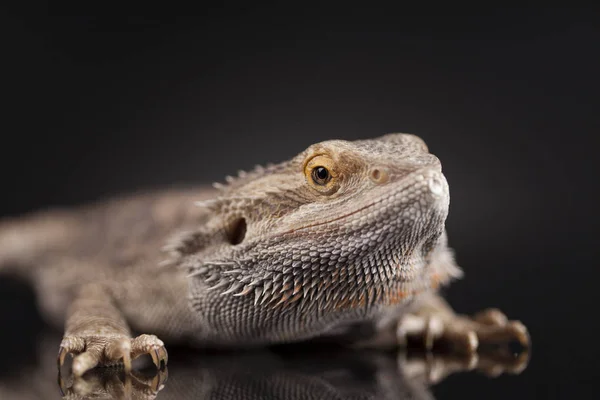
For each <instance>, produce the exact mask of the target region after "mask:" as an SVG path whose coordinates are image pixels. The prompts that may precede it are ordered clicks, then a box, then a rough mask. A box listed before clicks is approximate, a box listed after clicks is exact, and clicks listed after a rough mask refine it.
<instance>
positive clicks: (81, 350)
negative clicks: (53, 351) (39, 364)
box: [58, 285, 167, 376]
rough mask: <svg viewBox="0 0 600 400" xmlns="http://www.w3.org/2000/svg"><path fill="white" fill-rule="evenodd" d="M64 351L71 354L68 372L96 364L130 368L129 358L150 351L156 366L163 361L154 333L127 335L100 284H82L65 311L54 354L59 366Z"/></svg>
mask: <svg viewBox="0 0 600 400" xmlns="http://www.w3.org/2000/svg"><path fill="white" fill-rule="evenodd" d="M67 354H72V355H74V359H73V364H72V371H73V374H74V375H75V376H82V375H83V374H84V373H85V372H86V371H88V370H90V369H92V368H94V367H96V366H109V365H114V364H118V363H123V365H124V367H125V371H126V372H130V371H131V360H133V359H135V358H137V357H139V356H141V355H143V354H150V356H151V357H152V360H153V362H154V364H155V365H156V366H157V367H158V368H160V367H161V365H162V364H164V365H166V363H167V351H166V349H165V347H164V344H163V342H162V341H161V340H160V339H158V338H157V337H156V336H154V335H140V336H138V337H136V338H132V337H131V333H130V331H129V327H128V325H127V322H126V321H125V318H124V317H123V315H122V313H121V312H120V311H119V310H118V309H117V307H116V306H115V304H114V302H113V299H112V297H111V296H110V294H109V293H108V292H107V291H106V290H105V289H104V288H102V286H100V285H85V286H83V287H82V288H81V289H80V290H79V292H78V295H77V296H76V297H75V300H74V301H73V303H72V304H71V305H70V307H69V310H68V311H67V322H66V330H65V336H64V338H63V340H62V342H61V345H60V350H59V353H58V364H59V368H60V367H61V366H62V365H63V363H64V360H65V357H66V355H67Z"/></svg>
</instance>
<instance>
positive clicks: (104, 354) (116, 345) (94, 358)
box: [58, 334, 168, 376]
mask: <svg viewBox="0 0 600 400" xmlns="http://www.w3.org/2000/svg"><path fill="white" fill-rule="evenodd" d="M67 354H71V355H73V356H74V358H73V363H72V366H71V369H72V371H73V375H75V376H82V375H83V374H84V373H85V372H86V371H88V370H90V369H92V368H94V367H96V366H98V365H100V366H111V365H116V364H119V363H122V364H123V366H124V369H125V372H126V373H129V372H130V371H131V361H132V360H134V359H136V358H137V357H139V356H141V355H143V354H149V355H150V357H152V361H153V362H154V365H156V367H157V368H159V369H161V368H164V366H166V365H167V361H168V355H167V350H166V349H165V346H164V343H163V342H162V341H161V340H160V339H159V338H157V337H156V336H154V335H140V336H138V337H136V338H134V339H131V338H129V337H127V336H124V335H116V334H115V335H104V336H103V335H89V336H66V337H64V338H63V340H62V342H61V344H60V350H59V352H58V367H59V369H60V368H61V367H62V366H63V364H64V362H65V357H66V356H67Z"/></svg>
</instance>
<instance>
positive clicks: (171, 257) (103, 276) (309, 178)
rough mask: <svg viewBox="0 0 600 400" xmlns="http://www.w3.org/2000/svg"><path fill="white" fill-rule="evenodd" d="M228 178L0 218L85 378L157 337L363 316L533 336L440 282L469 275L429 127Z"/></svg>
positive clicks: (432, 335) (470, 334) (466, 335)
mask: <svg viewBox="0 0 600 400" xmlns="http://www.w3.org/2000/svg"><path fill="white" fill-rule="evenodd" d="M216 186H217V188H216V189H208V188H198V189H190V190H179V191H169V192H161V193H152V194H141V195H135V196H132V197H128V198H121V199H115V200H112V201H109V202H104V203H99V204H96V205H92V206H88V207H84V208H81V209H78V210H63V211H48V212H44V213H40V214H36V215H31V216H28V217H23V218H22V219H17V220H14V221H6V222H5V223H4V224H3V225H1V226H0V265H1V266H2V267H0V268H5V269H8V268H9V267H12V268H13V270H14V271H17V272H18V273H20V274H21V275H24V276H27V277H29V278H30V279H31V280H32V281H33V283H34V285H35V287H36V289H37V292H38V296H39V299H40V304H41V308H42V310H43V311H44V314H45V315H46V316H47V317H48V319H49V320H50V321H52V322H55V323H57V324H65V325H66V329H65V337H64V339H63V342H62V344H61V346H60V351H59V362H60V363H61V364H62V362H63V361H64V357H65V356H66V355H67V354H69V353H71V354H74V355H76V357H75V359H74V361H73V372H74V374H75V375H78V376H79V375H82V374H83V373H84V372H85V371H87V370H89V369H91V368H93V367H95V366H96V365H110V364H113V363H117V362H123V363H124V365H125V368H126V369H127V370H129V369H130V365H131V359H133V358H135V357H137V356H139V355H141V354H144V353H149V354H151V355H152V357H153V360H154V362H155V363H156V364H157V365H160V364H161V363H166V361H167V355H166V350H165V349H164V346H163V342H162V341H161V340H160V339H158V337H157V336H159V337H161V338H163V339H165V340H168V341H170V342H176V341H185V342H193V343H195V344H197V345H202V346H211V347H216V346H218V347H223V346H226V347H231V346H236V347H249V346H259V345H266V344H273V343H284V342H295V341H301V340H306V339H311V338H315V337H323V336H332V335H337V334H339V333H344V332H346V333H347V332H350V331H351V330H352V329H350V328H352V327H356V326H357V325H370V326H372V327H373V329H372V330H371V331H370V332H371V334H369V335H368V337H364V335H363V336H361V337H360V340H358V338H355V339H357V343H360V344H363V345H365V344H367V345H377V346H382V345H390V344H392V345H393V344H405V342H406V340H407V338H410V337H415V336H416V337H422V338H423V339H424V340H425V345H426V346H427V347H431V346H433V344H434V342H438V341H440V342H447V343H449V344H451V345H453V346H455V347H456V348H457V350H459V351H463V352H465V351H466V352H473V351H475V350H476V348H477V346H478V343H479V342H480V341H482V340H483V341H491V342H506V341H510V340H514V339H516V340H518V341H520V342H521V343H523V344H524V345H527V344H528V343H529V338H528V335H527V331H526V329H525V328H524V326H523V325H522V324H520V323H519V322H515V321H508V320H507V318H506V317H505V316H504V315H503V314H502V313H500V312H499V311H497V310H488V311H486V312H484V313H481V314H479V315H477V316H476V317H475V318H473V319H471V318H467V317H461V316H457V315H455V314H454V313H453V312H452V310H451V309H450V308H449V307H448V306H447V305H446V304H445V303H444V302H443V300H441V298H439V297H438V296H437V295H435V291H436V289H437V288H438V287H439V285H441V284H445V283H447V282H449V281H450V280H451V279H452V278H454V277H458V276H460V274H461V272H460V269H459V268H458V267H457V266H456V265H455V263H454V260H453V257H452V254H451V251H450V250H449V248H448V247H447V239H446V234H445V230H444V223H445V220H446V216H447V214H448V205H449V192H448V184H447V182H446V179H445V177H444V175H443V174H442V172H441V165H440V162H439V160H438V159H437V158H436V157H435V156H433V155H432V154H430V153H429V152H428V149H427V147H426V145H425V144H424V142H423V141H422V140H421V139H419V138H418V137H416V136H414V135H408V134H390V135H385V136H382V137H380V138H377V139H372V140H363V141H355V142H347V141H341V140H332V141H327V142H322V143H318V144H315V145H313V146H310V147H309V148H308V149H306V150H305V151H304V152H302V153H300V154H299V155H298V156H296V157H294V158H293V159H291V160H289V161H287V162H283V163H280V164H277V165H269V166H267V167H265V168H262V167H260V168H257V169H256V170H254V171H252V172H249V173H240V175H239V176H238V177H237V178H228V179H227V184H226V185H216ZM194 203H195V204H194ZM132 331H133V332H146V333H148V334H149V335H142V336H138V337H136V338H133V339H132V335H131V332H132ZM360 331H361V332H364V330H360ZM154 335H157V336H154Z"/></svg>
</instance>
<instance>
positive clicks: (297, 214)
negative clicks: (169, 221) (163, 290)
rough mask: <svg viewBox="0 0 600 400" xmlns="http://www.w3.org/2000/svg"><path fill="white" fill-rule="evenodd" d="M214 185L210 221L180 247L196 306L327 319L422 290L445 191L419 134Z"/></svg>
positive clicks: (319, 150)
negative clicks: (210, 296)
mask: <svg viewBox="0 0 600 400" xmlns="http://www.w3.org/2000/svg"><path fill="white" fill-rule="evenodd" d="M218 187H219V189H220V193H219V196H218V197H217V198H215V199H213V200H210V201H208V202H203V203H202V204H201V205H202V206H205V207H207V209H210V216H209V218H208V221H207V223H206V224H205V225H204V226H202V227H201V228H200V229H199V230H198V232H194V233H192V234H191V235H190V236H188V237H187V239H186V240H182V241H180V242H179V247H178V248H177V252H178V256H179V257H180V258H181V260H182V262H181V263H180V264H181V265H182V266H184V267H186V268H188V270H189V272H190V275H191V276H192V278H191V279H192V283H191V287H192V300H193V301H194V300H197V301H205V300H202V298H203V297H204V296H205V293H216V294H218V295H219V296H222V297H221V298H223V297H224V298H228V299H235V298H237V299H244V301H249V303H248V305H247V306H248V307H250V306H253V307H262V308H265V309H277V308H279V309H281V310H286V309H287V310H288V311H287V312H291V313H294V312H295V311H296V312H298V313H299V314H301V313H303V312H304V314H305V315H308V314H309V313H311V311H310V310H311V309H315V310H319V312H318V313H317V314H319V313H320V314H322V315H327V312H328V311H329V312H330V313H331V314H335V313H337V312H340V311H342V310H354V311H355V312H367V311H366V310H369V309H371V308H373V307H380V306H385V305H392V304H398V303H400V302H402V301H404V299H405V298H407V297H410V295H411V293H412V292H414V291H416V290H419V288H421V287H423V288H424V287H428V286H430V281H431V279H430V276H429V275H427V274H426V270H427V264H428V259H429V258H430V257H431V255H432V253H433V252H434V250H435V248H436V246H438V245H439V244H440V241H443V240H444V235H443V232H444V223H445V219H446V216H447V213H448V206H449V192H448V184H447V182H446V179H445V178H444V175H443V174H442V171H441V164H440V162H439V160H438V159H437V158H436V157H435V156H434V155H432V154H430V153H429V151H428V149H427V146H426V145H425V143H424V142H423V141H422V140H421V139H420V138H418V137H417V136H414V135H410V134H388V135H385V136H382V137H379V138H376V139H372V140H361V141H354V142H349V141H342V140H330V141H325V142H321V143H317V144H314V145H312V146H310V147H308V148H307V149H306V150H305V151H303V152H302V153H300V154H298V155H297V156H296V157H294V158H292V159H291V160H289V161H286V162H283V163H280V164H275V165H268V166H266V167H257V168H256V169H255V170H254V171H251V172H242V173H240V174H239V176H238V177H237V178H231V177H228V179H227V184H226V185H218ZM247 299H249V300H247ZM228 301H229V300H228ZM232 301H233V300H232ZM290 310H291V311H290ZM293 310H295V311H293ZM282 312H284V311H282ZM312 314H315V313H312Z"/></svg>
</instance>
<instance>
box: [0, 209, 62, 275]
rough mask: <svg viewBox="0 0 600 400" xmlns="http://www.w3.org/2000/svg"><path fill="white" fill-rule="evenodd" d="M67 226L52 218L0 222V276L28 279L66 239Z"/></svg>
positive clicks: (42, 214) (17, 219) (33, 217)
mask: <svg viewBox="0 0 600 400" xmlns="http://www.w3.org/2000/svg"><path fill="white" fill-rule="evenodd" d="M62 231H64V226H63V227H61V224H60V222H59V221H58V220H57V219H56V218H53V216H52V215H51V214H47V213H40V214H32V215H28V216H24V217H20V218H15V219H8V220H3V221H0V274H16V275H19V276H21V277H24V278H27V277H28V276H29V275H30V274H31V271H32V269H33V268H34V266H35V263H36V262H37V261H39V260H40V257H41V256H42V255H43V254H44V253H46V252H47V251H48V250H49V249H51V248H53V247H55V246H56V243H57V242H58V241H60V240H61V237H62V236H63V232H62Z"/></svg>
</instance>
